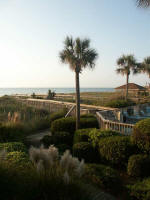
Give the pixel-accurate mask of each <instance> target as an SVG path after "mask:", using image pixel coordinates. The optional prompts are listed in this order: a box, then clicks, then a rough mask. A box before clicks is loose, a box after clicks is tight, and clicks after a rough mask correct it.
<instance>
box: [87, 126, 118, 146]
mask: <svg viewBox="0 0 150 200" xmlns="http://www.w3.org/2000/svg"><path fill="white" fill-rule="evenodd" d="M110 136H121V134H120V133H119V132H116V131H113V130H98V129H92V130H91V131H90V132H89V141H90V142H91V143H92V145H93V146H94V147H96V146H97V145H98V143H99V140H100V139H101V138H105V137H110Z"/></svg>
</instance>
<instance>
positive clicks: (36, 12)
mask: <svg viewBox="0 0 150 200" xmlns="http://www.w3.org/2000/svg"><path fill="white" fill-rule="evenodd" d="M135 1H136V0H126V1H123V0H108V1H106V0H0V87H74V86H75V80H74V79H75V74H74V72H72V71H71V70H70V69H69V67H68V65H64V64H62V63H61V62H60V59H59V52H60V51H61V50H62V49H63V41H64V39H65V37H66V36H67V35H69V36H73V37H74V38H76V37H81V38H85V37H86V38H89V39H90V40H91V47H92V48H94V49H96V51H97V52H98V54H99V57H98V59H97V61H96V66H95V69H93V70H89V69H85V70H84V71H83V72H82V74H81V75H80V86H81V87H97V88H99V87H104V88H105V87H117V86H119V85H122V84H125V81H126V78H125V77H123V76H121V75H118V74H116V72H115V70H116V68H117V65H116V60H117V59H118V58H119V57H120V56H121V55H122V54H134V56H135V58H136V59H137V61H138V62H141V61H142V60H143V59H144V58H145V57H147V56H150V10H149V9H141V8H137V6H136V3H135ZM130 82H135V83H137V84H140V85H145V84H146V83H147V82H150V81H149V78H148V76H147V75H144V74H140V75H136V76H132V75H131V76H130Z"/></svg>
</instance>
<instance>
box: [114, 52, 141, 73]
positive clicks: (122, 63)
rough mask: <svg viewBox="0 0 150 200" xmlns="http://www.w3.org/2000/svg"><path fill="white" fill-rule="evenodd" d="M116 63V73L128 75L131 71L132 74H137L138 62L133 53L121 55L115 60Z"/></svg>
mask: <svg viewBox="0 0 150 200" xmlns="http://www.w3.org/2000/svg"><path fill="white" fill-rule="evenodd" d="M117 65H118V69H117V70H116V72H117V73H118V74H122V75H125V74H128V75H130V73H131V71H132V72H133V74H137V73H138V72H139V71H138V64H137V62H136V59H135V58H134V55H132V54H130V55H122V56H121V57H120V58H119V59H118V60H117Z"/></svg>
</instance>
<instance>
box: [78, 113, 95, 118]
mask: <svg viewBox="0 0 150 200" xmlns="http://www.w3.org/2000/svg"><path fill="white" fill-rule="evenodd" d="M81 118H95V115H93V114H90V113H89V114H83V115H81Z"/></svg>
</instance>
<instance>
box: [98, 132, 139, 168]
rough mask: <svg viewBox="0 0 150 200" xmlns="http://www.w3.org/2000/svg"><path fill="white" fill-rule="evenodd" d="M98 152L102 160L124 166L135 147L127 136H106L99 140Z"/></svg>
mask: <svg viewBox="0 0 150 200" xmlns="http://www.w3.org/2000/svg"><path fill="white" fill-rule="evenodd" d="M99 153H100V156H101V157H102V158H103V159H104V161H108V162H109V163H111V164H114V165H118V166H124V165H125V164H126V163H127V161H128V158H129V156H131V155H132V154H134V153H135V147H134V145H132V143H131V141H130V137H128V136H114V137H107V138H102V139H101V140H100V141H99Z"/></svg>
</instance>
